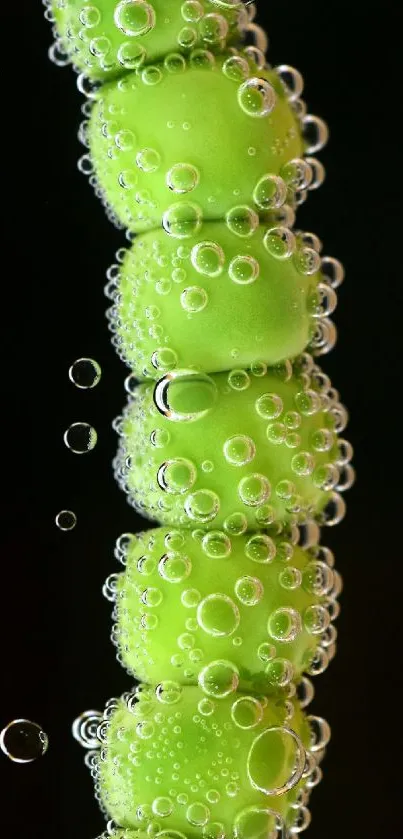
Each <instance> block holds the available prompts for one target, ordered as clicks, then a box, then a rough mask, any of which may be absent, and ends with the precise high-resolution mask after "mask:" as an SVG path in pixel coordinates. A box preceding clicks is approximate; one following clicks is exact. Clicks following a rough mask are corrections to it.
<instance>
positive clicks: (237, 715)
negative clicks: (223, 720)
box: [231, 696, 263, 729]
mask: <svg viewBox="0 0 403 839" xmlns="http://www.w3.org/2000/svg"><path fill="white" fill-rule="evenodd" d="M231 717H232V719H233V721H234V723H235V725H236V726H237V727H238V728H244V729H249V728H255V727H256V726H257V725H259V723H260V722H261V720H262V719H263V707H262V705H261V703H260V702H259V700H258V699H255V697H254V696H242V697H241V698H240V699H236V700H235V702H234V704H233V705H232V707H231Z"/></svg>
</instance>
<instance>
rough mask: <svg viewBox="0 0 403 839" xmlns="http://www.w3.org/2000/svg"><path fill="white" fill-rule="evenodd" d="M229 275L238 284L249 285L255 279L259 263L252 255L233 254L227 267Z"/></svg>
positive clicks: (257, 274)
mask: <svg viewBox="0 0 403 839" xmlns="http://www.w3.org/2000/svg"><path fill="white" fill-rule="evenodd" d="M228 273H229V276H230V277H231V280H233V282H234V283H238V285H250V284H251V283H254V282H255V280H257V278H258V276H259V273H260V265H259V263H258V261H257V259H255V258H254V257H253V256H249V255H246V256H235V257H234V259H232V260H231V262H230V264H229V268H228Z"/></svg>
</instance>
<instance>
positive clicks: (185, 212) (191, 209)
mask: <svg viewBox="0 0 403 839" xmlns="http://www.w3.org/2000/svg"><path fill="white" fill-rule="evenodd" d="M202 220H203V216H202V211H201V209H200V207H198V206H196V204H189V203H182V204H173V205H172V206H171V207H169V208H168V210H166V211H165V213H164V215H163V217H162V224H163V227H164V230H166V232H167V233H168V234H169V236H172V237H173V238H174V239H189V238H191V237H192V236H194V235H195V234H196V233H198V232H199V230H200V227H201V224H202Z"/></svg>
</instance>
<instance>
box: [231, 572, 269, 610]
mask: <svg viewBox="0 0 403 839" xmlns="http://www.w3.org/2000/svg"><path fill="white" fill-rule="evenodd" d="M235 594H236V596H237V598H238V600H240V602H241V603H242V604H243V605H244V606H255V605H256V604H257V603H259V602H260V600H261V599H262V597H263V594H264V588H263V584H262V582H261V580H259V579H258V578H257V577H249V576H245V577H240V578H239V580H237V581H236V583H235Z"/></svg>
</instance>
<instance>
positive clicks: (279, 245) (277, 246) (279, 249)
mask: <svg viewBox="0 0 403 839" xmlns="http://www.w3.org/2000/svg"><path fill="white" fill-rule="evenodd" d="M263 243H264V246H265V248H266V250H267V251H268V253H269V254H270V256H274V257H275V259H288V257H290V256H291V255H292V254H293V253H294V251H295V248H296V240H295V236H294V234H293V232H292V231H291V230H289V229H288V227H272V228H270V230H268V231H267V233H266V234H265V236H264V239H263Z"/></svg>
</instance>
